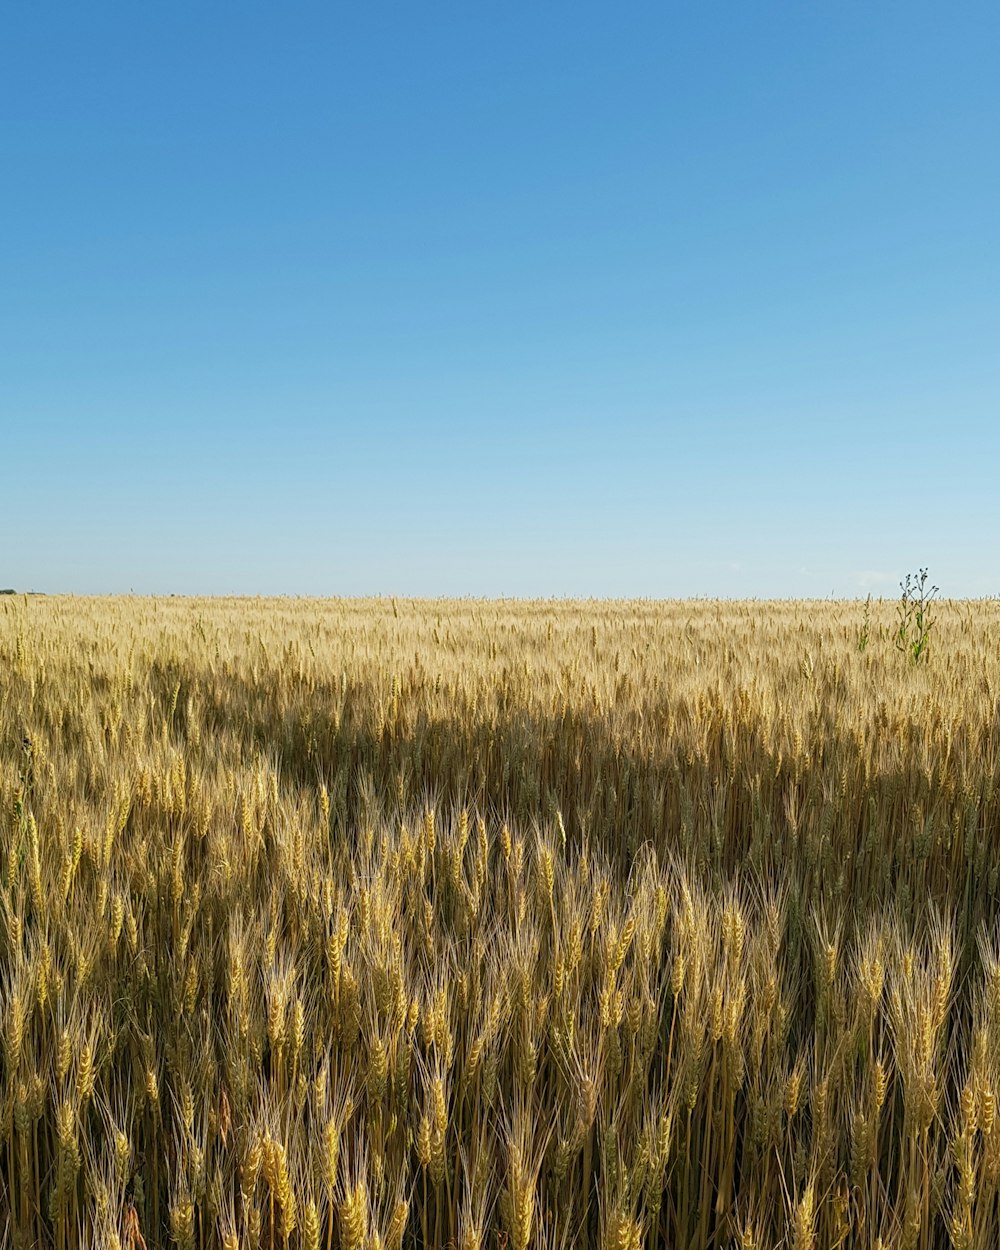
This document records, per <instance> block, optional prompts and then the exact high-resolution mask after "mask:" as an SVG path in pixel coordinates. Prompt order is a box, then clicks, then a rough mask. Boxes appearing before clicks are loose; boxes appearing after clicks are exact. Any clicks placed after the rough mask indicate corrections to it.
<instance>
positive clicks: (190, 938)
mask: <svg viewBox="0 0 1000 1250" xmlns="http://www.w3.org/2000/svg"><path fill="white" fill-rule="evenodd" d="M934 608H935V622H934V627H933V631H932V634H931V646H930V650H929V653H925V654H924V655H923V656H922V657H921V659H920V660H919V662H914V661H913V659H912V656H911V655H910V654H908V653H906V652H905V651H901V650H899V649H898V648H897V647H896V645H895V641H894V635H895V630H896V616H895V605H894V604H893V603H889V602H887V603H885V604H878V605H873V607H872V612H871V618H870V622H869V624H868V626H867V627H866V626H865V624H864V621H863V612H864V608H863V605H861V604H856V603H833V602H816V603H757V602H754V603H729V602H725V603H724V602H695V603H693V602H686V603H662V604H657V603H650V602H633V603H613V604H612V603H603V602H595V603H565V602H557V601H552V602H533V603H527V602H517V603H514V602H510V603H506V602H479V601H461V602H413V601H403V600H400V601H392V600H388V599H383V600H369V601H315V602H307V601H297V600H274V601H255V600H231V601H227V600H205V601H197V600H182V599H157V600H152V599H127V600H126V599H118V600H114V599H111V600H81V599H59V598H23V597H13V596H5V597H4V598H3V599H0V1028H2V1047H0V1246H3V1247H7V1246H10V1247H28V1246H41V1247H54V1248H56V1250H75V1248H76V1247H91V1246H94V1247H98V1246H99V1247H109V1248H113V1247H119V1246H123V1247H127V1248H128V1250H137V1248H138V1250H141V1248H142V1246H143V1245H146V1246H148V1247H149V1250H156V1248H158V1247H166V1246H168V1245H176V1246H178V1247H182V1248H184V1250H191V1248H193V1247H198V1248H199V1250H201V1248H205V1250H207V1248H209V1247H221V1248H224V1250H235V1248H236V1247H244V1248H246V1250H255V1248H256V1247H265V1248H267V1250H270V1248H271V1247H282V1250H286V1248H288V1247H292V1248H295V1250H297V1248H298V1247H303V1248H308V1250H315V1248H318V1247H322V1248H323V1250H331V1248H333V1247H337V1248H342V1250H402V1248H403V1247H407V1248H417V1247H428V1248H433V1250H444V1248H445V1247H454V1250H476V1248H477V1247H483V1248H489V1250H493V1248H494V1247H495V1248H497V1250H528V1247H539V1248H543V1247H545V1248H549V1247H551V1248H552V1250H571V1248H572V1247H576V1246H593V1247H600V1248H601V1250H640V1247H656V1246H669V1247H679V1248H681V1250H708V1248H709V1247H712V1248H714V1247H719V1248H720V1250H721V1248H725V1250H729V1248H731V1247H736V1248H739V1250H751V1248H760V1250H770V1248H772V1247H774V1248H776V1247H785V1246H787V1247H792V1248H793V1250H813V1247H815V1248H816V1250H833V1248H835V1247H838V1246H844V1247H861V1248H872V1247H884V1248H885V1250H889V1248H890V1247H892V1248H894V1250H896V1248H898V1250H914V1248H920V1250H927V1248H930V1247H935V1248H936V1247H948V1246H954V1247H956V1248H959V1250H964V1248H966V1247H970V1248H975V1250H988V1248H993V1247H996V1246H998V1245H1000V1203H998V1196H1000V1124H998V1123H997V1118H996V1117H997V1105H996V1099H997V1096H998V1092H1000V929H998V923H997V922H998V899H1000V604H997V603H994V602H988V603H975V604H970V603H940V604H935V605H934Z"/></svg>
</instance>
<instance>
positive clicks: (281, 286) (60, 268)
mask: <svg viewBox="0 0 1000 1250" xmlns="http://www.w3.org/2000/svg"><path fill="white" fill-rule="evenodd" d="M998 55H1000V5H998V4H997V3H996V0H989V2H988V3H981V4H964V3H955V4H944V3H941V2H940V0H935V2H934V3H923V2H921V0H905V2H899V3H882V2H879V3H874V4H873V3H871V2H870V0H865V2H864V3H853V2H847V3H845V2H842V0H838V2H837V3H832V2H831V3H813V2H811V0H810V2H808V3H807V2H805V0H803V2H802V3H792V2H788V3H781V4H776V3H775V4H768V3H747V2H746V0H734V2H733V3H711V2H709V3H695V2H693V0H692V2H690V3H684V4H678V3H666V2H663V0H660V2H659V3H655V4H644V3H635V2H631V0H630V2H629V3H626V4H614V3H610V2H608V0H604V2H602V3H599V4H591V3H583V2H581V0H574V2H573V3H547V2H542V3H538V2H537V0H536V2H534V3H531V4H522V3H516V2H506V3H503V4H501V3H493V2H490V3H487V2H480V0H471V2H470V0H462V2H461V3H454V4H439V3H434V2H432V0H428V2H426V3H421V4H411V3H403V2H400V0H397V2H396V3H393V4H383V3H378V2H370V3H369V2H368V0H365V2H363V3H361V2H358V0H352V2H351V3H349V4H333V3H323V4H318V5H315V6H306V5H299V4H294V3H291V4H279V3H268V4H252V3H240V4H237V3H234V2H223V0H219V2H218V3H215V2H213V3H205V2H204V0H198V3H181V2H179V0H171V2H170V3H169V4H167V3H141V4H136V3H126V2H125V0H122V2H121V3H117V4H114V5H105V4H101V3H97V0H88V2H87V3H79V2H75V3H73V4H65V5H56V4H50V3H45V0H37V2H35V3H27V2H25V3H22V2H21V0H17V2H16V3H12V4H9V5H6V6H5V8H4V15H3V21H2V30H0V461H2V468H3V478H2V490H3V495H2V503H0V508H2V511H0V517H2V520H0V586H4V585H9V586H14V587H17V588H19V589H27V588H34V589H39V590H45V591H59V590H65V591H74V592H97V593H104V592H112V591H128V590H130V589H134V590H135V591H136V592H137V593H138V592H159V593H167V592H177V593H225V592H241V593H279V594H284V593H305V594H354V593H368V592H372V593H395V594H498V595H499V594H507V595H543V596H544V595H550V594H551V595H567V594H572V595H641V596H654V597H661V596H686V595H705V594H708V595H755V596H761V597H764V596H774V595H781V596H785V595H787V596H812V595H820V596H822V595H828V594H830V593H836V594H838V595H859V594H860V595H863V594H865V593H866V592H867V591H869V590H871V591H873V592H874V593H875V594H879V593H886V594H890V595H891V594H894V593H896V591H897V583H898V580H899V578H900V577H902V576H903V574H904V573H906V572H907V571H909V570H911V569H916V568H917V566H918V565H923V564H926V565H929V566H930V570H931V575H932V577H933V579H934V580H935V581H937V582H938V583H939V584H940V585H941V587H942V591H943V593H945V594H949V595H986V594H997V593H1000V72H998V68H997V67H998Z"/></svg>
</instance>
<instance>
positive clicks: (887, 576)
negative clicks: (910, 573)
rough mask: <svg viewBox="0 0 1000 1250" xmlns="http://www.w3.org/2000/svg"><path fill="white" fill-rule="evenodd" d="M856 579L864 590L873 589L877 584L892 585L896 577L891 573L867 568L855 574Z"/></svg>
mask: <svg viewBox="0 0 1000 1250" xmlns="http://www.w3.org/2000/svg"><path fill="white" fill-rule="evenodd" d="M855 581H856V582H857V584H858V585H859V586H860V587H861V589H862V590H871V589H872V587H877V586H891V585H893V584H894V581H895V579H894V578H893V576H892V574H891V573H879V572H878V571H877V570H875V569H866V570H865V571H864V572H863V573H857V574H856V575H855Z"/></svg>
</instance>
